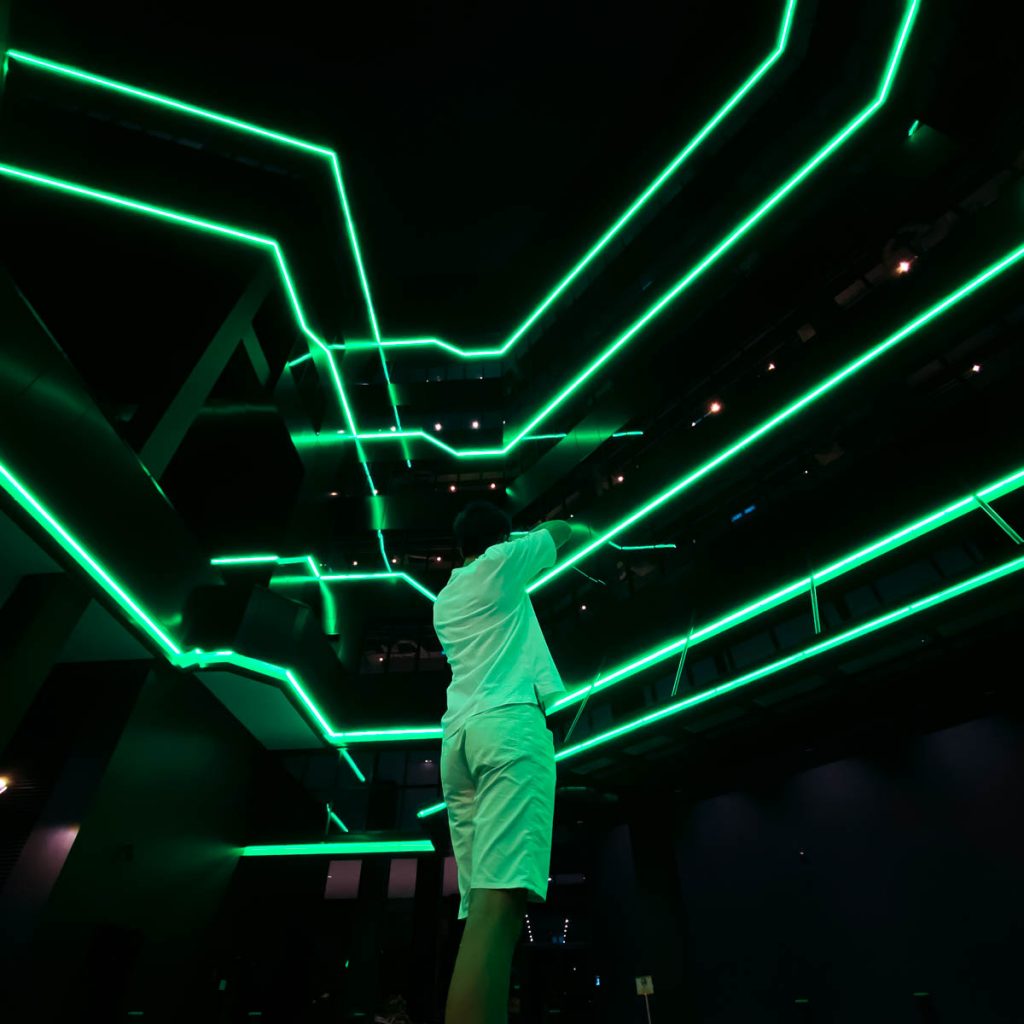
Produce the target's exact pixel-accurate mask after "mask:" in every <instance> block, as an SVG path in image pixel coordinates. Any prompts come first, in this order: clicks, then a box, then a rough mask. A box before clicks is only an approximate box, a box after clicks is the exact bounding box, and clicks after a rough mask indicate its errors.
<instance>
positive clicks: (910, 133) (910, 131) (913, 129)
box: [907, 120, 921, 138]
mask: <svg viewBox="0 0 1024 1024" xmlns="http://www.w3.org/2000/svg"><path fill="white" fill-rule="evenodd" d="M920 127H921V122H920V121H917V120H915V121H914V123H913V124H912V125H911V126H910V127H909V128H908V129H907V138H911V137H912V136H913V134H914V132H916V131H917V129H918V128H920Z"/></svg>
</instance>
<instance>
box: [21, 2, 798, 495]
mask: <svg viewBox="0 0 1024 1024" xmlns="http://www.w3.org/2000/svg"><path fill="white" fill-rule="evenodd" d="M795 10H796V0H787V2H786V4H785V7H784V9H783V14H782V20H781V23H780V25H779V30H778V33H777V36H776V43H775V47H774V49H773V50H772V52H771V53H769V55H768V56H767V57H766V58H765V59H764V60H763V61H762V62H761V64H760V65H759V66H758V67H757V68H756V69H755V70H754V71H753V72H752V73H751V75H750V76H749V77H748V78H747V80H746V81H745V82H744V83H743V84H742V85H741V86H740V87H739V89H737V90H736V92H734V93H733V95H732V96H731V97H730V98H729V99H728V100H727V101H726V102H725V104H724V105H723V106H722V107H720V108H719V110H718V112H717V113H716V114H715V115H714V116H713V117H712V118H711V120H710V121H708V123H707V124H706V125H705V126H704V127H703V128H702V129H701V130H700V131H699V132H698V133H697V134H696V135H695V136H694V137H693V138H692V139H691V140H690V142H689V143H688V144H687V145H686V146H685V147H684V148H683V149H682V150H681V151H680V152H679V153H678V154H677V155H676V156H675V157H674V158H673V160H672V161H671V162H670V163H669V164H668V166H667V167H665V168H664V170H663V171H662V172H661V173H660V174H659V175H658V176H657V177H656V178H655V179H654V181H653V182H651V184H650V185H649V186H648V187H647V188H646V189H645V190H644V192H643V193H641V195H640V196H639V197H637V199H636V200H634V202H633V203H632V205H631V206H630V207H629V208H628V209H627V210H626V211H625V213H623V214H622V215H621V216H620V217H619V219H618V220H617V221H616V222H615V223H614V224H613V225H612V227H611V228H609V229H608V231H606V232H605V234H604V235H603V236H602V237H601V238H600V239H599V240H598V241H597V243H595V245H594V246H592V247H591V249H590V250H589V251H588V252H587V254H586V255H585V256H584V257H583V258H582V259H581V260H580V261H579V262H578V263H577V264H576V265H575V266H574V267H573V268H572V270H571V271H570V272H569V273H568V274H567V275H566V276H565V277H564V278H563V279H562V280H561V281H560V282H559V283H558V285H556V286H555V288H554V289H553V290H552V291H551V292H549V293H548V295H547V296H546V297H545V299H544V300H543V301H542V302H541V304H540V305H539V306H538V307H537V308H536V309H535V310H534V311H533V312H532V313H531V314H530V316H529V317H527V319H526V320H525V321H524V322H523V323H522V324H521V325H520V326H519V327H518V328H517V329H516V330H515V331H514V332H513V333H512V334H511V335H510V336H509V338H508V339H507V340H506V342H505V344H504V345H503V346H502V349H501V350H499V354H500V353H501V352H504V351H507V350H508V349H509V348H511V346H512V345H514V344H515V342H516V341H518V339H519V338H520V337H522V336H523V334H525V332H526V331H527V330H528V329H529V328H530V327H531V326H532V325H533V324H534V323H535V322H536V321H537V320H538V319H539V318H540V316H541V315H542V314H543V313H544V312H545V311H546V310H547V309H548V308H549V307H550V306H551V305H552V304H553V303H554V302H555V300H556V299H557V298H558V297H559V296H560V295H561V294H562V293H563V292H564V291H565V290H566V288H568V287H569V285H570V284H571V283H572V282H573V281H574V280H575V279H576V278H577V277H578V276H579V275H580V274H581V273H582V272H583V270H584V269H585V268H586V267H587V266H588V265H589V263H590V262H591V261H592V260H593V259H594V258H596V257H597V255H598V254H599V253H600V252H601V251H602V250H603V249H604V248H605V247H606V246H607V245H608V244H609V243H610V242H611V241H612V240H613V239H614V238H615V237H616V235H618V233H619V232H620V231H621V230H622V229H623V228H624V227H625V226H626V225H627V224H628V223H629V222H630V221H631V220H632V219H633V217H634V216H635V215H636V214H637V213H638V212H639V211H640V210H641V209H642V208H643V207H644V206H646V205H647V203H648V202H649V201H650V200H651V199H652V198H653V197H654V195H655V194H656V193H657V192H658V191H659V190H660V189H661V187H662V186H663V185H664V184H665V182H666V181H668V179H669V178H670V177H671V176H672V175H673V174H675V172H676V171H677V170H679V168H680V167H682V166H683V164H684V163H685V162H686V161H687V160H688V159H689V157H690V156H691V155H692V154H693V153H694V152H695V151H696V150H697V149H698V148H699V147H700V145H701V144H702V143H703V142H704V141H705V139H707V138H708V136H709V135H710V134H711V133H712V132H713V131H714V130H715V128H717V127H718V125H719V124H720V123H721V122H722V121H723V120H724V119H725V118H726V117H727V116H728V115H729V114H730V113H731V112H732V110H733V109H735V107H736V106H737V105H738V104H739V103H740V102H741V100H742V99H743V98H744V97H745V96H746V95H748V93H749V92H750V91H751V90H752V89H753V88H754V87H755V86H756V85H757V84H758V83H759V82H760V81H761V79H762V78H763V77H764V76H765V75H766V74H767V73H768V71H769V70H770V69H771V67H772V66H773V65H774V64H775V63H776V62H777V61H778V60H779V59H780V58H781V56H782V54H783V53H784V52H785V50H786V47H787V45H788V43H789V37H790V29H791V27H792V23H793V16H794V13H795ZM6 57H7V58H8V59H9V58H12V57H13V58H14V59H15V60H19V61H21V62H23V63H25V64H27V65H29V66H31V67H34V68H36V69H38V70H41V71H45V72H49V73H52V74H57V75H61V76H65V77H68V78H72V79H74V80H76V81H79V82H82V83H84V84H87V85H91V86H96V87H99V88H103V89H109V90H112V91H115V92H118V93H120V94H122V95H126V96H129V97H131V98H133V99H139V100H142V101H144V102H149V103H153V104H156V105H158V106H162V107H165V108H168V109H171V110H175V111H177V112H179V113H183V114H188V115H190V116H193V117H198V118H202V119H204V120H208V121H212V122H214V123H217V124H220V125H222V126H223V127H227V128H231V129H233V130H236V131H242V132H246V133H249V134H253V135H256V136H259V137H261V138H264V139H267V140H269V141H272V142H276V143H278V144H281V145H285V146H289V147H293V148H297V149H300V150H302V151H304V152H307V153H313V154H315V155H317V156H320V157H324V158H326V159H327V160H328V162H329V164H330V168H331V174H332V176H333V178H334V181H335V185H336V187H337V190H338V197H339V200H340V203H341V209H342V214H343V218H344V221H345V226H346V230H347V233H348V239H349V246H350V249H351V252H352V256H353V260H354V262H355V265H356V270H357V273H358V276H359V282H360V287H361V288H362V291H363V297H364V300H365V302H366V309H367V315H368V318H369V321H370V328H371V331H372V333H373V338H374V344H375V346H376V348H377V351H378V353H379V355H380V361H381V367H382V369H383V372H384V376H385V380H386V382H387V389H388V396H389V401H390V402H391V408H392V412H393V414H394V418H395V425H396V427H397V430H396V434H398V433H401V432H402V424H401V419H400V417H399V414H398V407H397V402H396V401H395V393H394V388H393V385H392V382H391V378H390V375H389V373H388V367H387V361H386V359H385V357H384V346H383V344H382V339H381V335H380V328H379V325H378V322H377V315H376V311H375V309H374V305H373V300H372V298H371V295H370V285H369V280H368V278H367V275H366V271H365V267H364V265H363V259H362V254H361V251H360V247H359V241H358V236H357V232H356V227H355V221H354V219H353V217H352V212H351V208H350V206H349V202H348V195H347V192H346V190H345V185H344V181H343V179H342V174H341V165H340V162H339V160H338V155H337V153H336V152H335V151H334V150H333V149H329V148H327V147H325V146H318V145H315V144H313V143H310V142H307V141H305V140H303V139H298V138H296V137H294V136H290V135H285V134H283V133H281V132H275V131H270V130H268V129H266V128H262V127H260V126H259V125H255V124H252V123H250V122H246V121H242V120H240V119H238V118H233V117H228V116H225V115H223V114H218V113H217V112H216V111H212V110H208V109H206V108H203V107H199V106H196V105H194V104H190V103H183V102H181V101H179V100H175V99H173V98H172V97H169V96H165V95H162V94H160V93H155V92H152V91H150V90H146V89H140V88H137V87H135V86H130V85H127V84H126V83H123V82H118V81H115V80H114V79H111V78H106V77H104V76H101V75H95V74H92V73H90V72H86V71H83V70H81V69H79V68H74V67H71V66H70V65H67V64H60V63H58V62H56V61H51V60H47V59H45V58H42V57H37V56H35V55H33V54H29V53H25V52H24V51H20V50H9V51H8V52H7V54H6ZM430 340H431V341H436V340H437V339H430ZM442 344H443V343H442ZM328 359H329V361H330V363H331V373H332V376H333V377H337V376H338V374H337V369H336V367H335V366H334V360H333V356H331V354H330V353H329V352H328ZM338 386H339V388H340V378H339V379H338ZM343 404H344V405H346V406H347V403H344V402H343ZM348 412H349V410H348V409H347V408H346V414H348ZM350 425H351V424H350ZM353 430H354V427H353ZM398 439H399V440H402V449H403V453H404V455H405V459H406V465H407V466H409V468H412V462H411V460H410V457H409V452H408V448H407V446H406V444H405V439H404V437H402V438H398ZM367 472H368V471H367ZM371 490H372V491H373V492H374V493H376V491H375V489H374V488H373V487H372V482H371Z"/></svg>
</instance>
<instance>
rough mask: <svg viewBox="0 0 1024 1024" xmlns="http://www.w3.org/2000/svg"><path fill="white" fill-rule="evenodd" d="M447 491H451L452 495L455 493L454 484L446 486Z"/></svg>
mask: <svg viewBox="0 0 1024 1024" xmlns="http://www.w3.org/2000/svg"><path fill="white" fill-rule="evenodd" d="M448 490H449V491H451V492H452V494H454V493H455V484H449V485H448Z"/></svg>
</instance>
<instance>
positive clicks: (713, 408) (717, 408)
mask: <svg viewBox="0 0 1024 1024" xmlns="http://www.w3.org/2000/svg"><path fill="white" fill-rule="evenodd" d="M721 411H722V403H721V402H719V401H714V402H712V403H711V404H710V405H709V406H708V412H710V413H716V412H721Z"/></svg>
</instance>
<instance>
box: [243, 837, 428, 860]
mask: <svg viewBox="0 0 1024 1024" xmlns="http://www.w3.org/2000/svg"><path fill="white" fill-rule="evenodd" d="M433 852H434V844H433V843H432V842H431V841H430V840H429V839H377V840H369V841H367V840H361V839H340V840H338V841H337V842H332V843H275V844H273V845H270V846H244V847H242V849H241V851H240V853H241V855H242V856H243V857H304V856H306V857H325V856H331V857H369V856H373V855H374V854H400V853H433Z"/></svg>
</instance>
